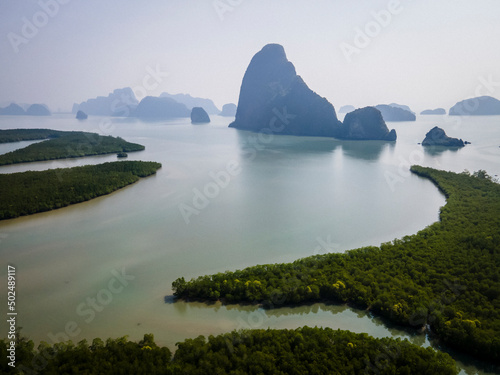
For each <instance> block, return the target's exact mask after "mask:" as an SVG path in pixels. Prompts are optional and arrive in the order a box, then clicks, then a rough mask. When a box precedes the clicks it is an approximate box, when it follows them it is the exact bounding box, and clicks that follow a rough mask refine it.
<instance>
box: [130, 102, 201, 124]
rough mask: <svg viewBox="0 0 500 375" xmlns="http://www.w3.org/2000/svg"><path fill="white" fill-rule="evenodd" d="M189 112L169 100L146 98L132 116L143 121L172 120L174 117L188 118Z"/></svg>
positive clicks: (182, 105)
mask: <svg viewBox="0 0 500 375" xmlns="http://www.w3.org/2000/svg"><path fill="white" fill-rule="evenodd" d="M190 115H191V111H190V110H189V109H187V107H186V106H185V105H184V104H182V103H178V102H176V101H175V100H174V99H171V98H165V97H163V98H157V97H154V96H146V97H145V98H144V99H142V100H141V102H140V103H139V105H138V106H137V108H136V110H135V111H134V116H135V117H139V118H143V119H162V120H167V119H172V118H176V117H189V116H190Z"/></svg>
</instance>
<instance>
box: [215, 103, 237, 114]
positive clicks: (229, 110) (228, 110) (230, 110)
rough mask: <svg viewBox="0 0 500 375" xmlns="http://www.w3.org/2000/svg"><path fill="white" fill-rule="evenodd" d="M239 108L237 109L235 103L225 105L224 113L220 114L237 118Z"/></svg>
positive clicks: (223, 107)
mask: <svg viewBox="0 0 500 375" xmlns="http://www.w3.org/2000/svg"><path fill="white" fill-rule="evenodd" d="M237 108H238V107H236V104H234V103H228V104H224V105H223V106H222V112H221V113H219V116H225V117H234V116H236V110H237Z"/></svg>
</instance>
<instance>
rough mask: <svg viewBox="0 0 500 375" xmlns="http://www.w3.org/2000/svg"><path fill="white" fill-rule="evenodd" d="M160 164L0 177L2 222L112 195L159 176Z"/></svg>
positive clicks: (101, 166)
mask: <svg viewBox="0 0 500 375" xmlns="http://www.w3.org/2000/svg"><path fill="white" fill-rule="evenodd" d="M160 167H161V164H160V163H155V162H144V161H122V162H111V163H104V164H99V165H86V166H82V167H73V168H59V169H49V170H46V171H41V172H34V171H28V172H23V173H12V174H0V220H2V219H11V218H14V217H18V216H22V215H30V214H34V213H37V212H43V211H48V210H52V209H55V208H60V207H65V206H68V205H70V204H74V203H79V202H83V201H87V200H89V199H92V198H96V197H98V196H101V195H105V194H109V193H111V192H113V191H115V190H118V189H120V188H122V187H124V186H127V185H129V184H132V183H134V182H136V181H137V180H139V177H146V176H149V175H152V174H154V173H156V170H157V169H159V168H160Z"/></svg>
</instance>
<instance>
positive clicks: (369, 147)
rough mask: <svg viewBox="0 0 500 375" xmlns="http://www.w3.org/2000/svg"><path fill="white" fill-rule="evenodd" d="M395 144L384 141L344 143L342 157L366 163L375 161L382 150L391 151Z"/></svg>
mask: <svg viewBox="0 0 500 375" xmlns="http://www.w3.org/2000/svg"><path fill="white" fill-rule="evenodd" d="M394 147H395V142H385V141H344V142H342V151H343V152H344V155H346V156H349V157H351V158H355V159H361V160H366V161H377V160H378V159H379V158H380V156H381V155H382V152H383V151H384V150H393V149H394Z"/></svg>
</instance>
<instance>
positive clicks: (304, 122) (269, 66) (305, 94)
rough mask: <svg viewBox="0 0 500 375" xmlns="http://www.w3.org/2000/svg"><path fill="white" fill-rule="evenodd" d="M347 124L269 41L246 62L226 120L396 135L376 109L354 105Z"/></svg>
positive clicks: (308, 132)
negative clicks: (234, 106)
mask: <svg viewBox="0 0 500 375" xmlns="http://www.w3.org/2000/svg"><path fill="white" fill-rule="evenodd" d="M346 119H348V121H347V123H346V124H345V125H342V123H341V122H340V121H339V120H338V119H337V114H336V113H335V109H334V107H333V105H332V104H331V103H330V102H329V101H328V100H326V99H325V98H323V97H321V96H319V95H318V94H316V93H315V92H314V91H312V90H311V89H310V88H309V87H308V86H307V85H306V83H305V82H304V81H303V80H302V78H301V77H300V76H299V75H297V73H296V72H295V67H294V66H293V64H292V63H291V62H290V61H288V59H287V57H286V54H285V50H284V49H283V47H282V46H280V45H279V44H268V45H266V46H265V47H264V48H262V50H261V51H260V52H258V53H257V54H256V55H255V56H254V57H253V58H252V61H251V62H250V65H249V66H248V68H247V71H246V72H245V75H244V77H243V82H242V84H241V90H240V97H239V102H238V108H237V111H236V118H235V120H234V122H232V123H231V124H230V125H229V126H230V127H233V128H237V129H243V130H250V131H255V132H267V133H273V134H289V135H299V136H319V137H336V138H341V139H366V140H369V139H370V140H372V139H381V140H391V141H393V140H395V139H396V132H395V131H394V130H392V131H391V132H389V130H388V129H387V126H386V124H385V122H384V120H383V119H382V116H381V115H380V112H379V111H378V110H375V109H373V108H372V109H366V108H363V109H361V110H358V111H354V112H353V114H352V115H350V116H349V115H348V116H346Z"/></svg>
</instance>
